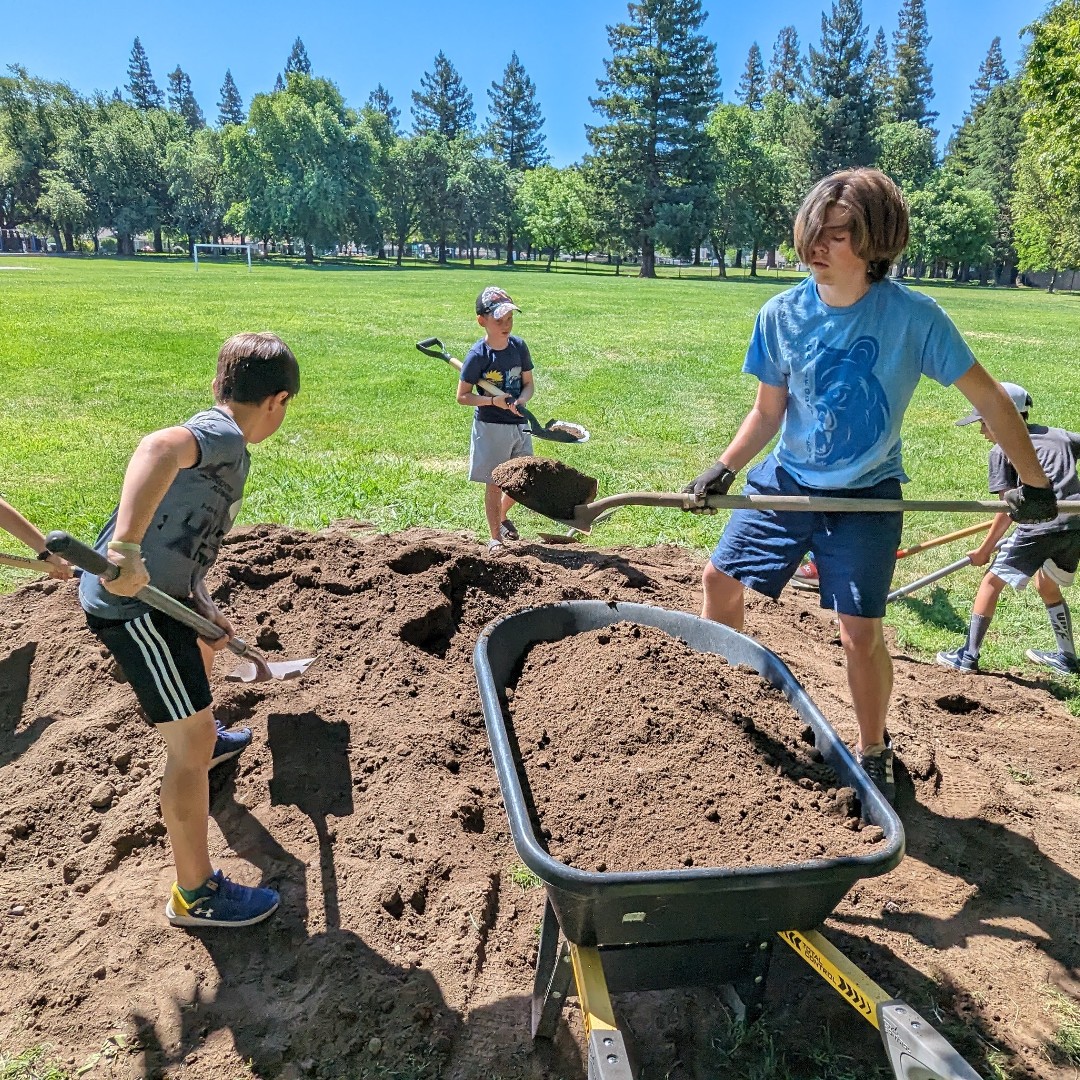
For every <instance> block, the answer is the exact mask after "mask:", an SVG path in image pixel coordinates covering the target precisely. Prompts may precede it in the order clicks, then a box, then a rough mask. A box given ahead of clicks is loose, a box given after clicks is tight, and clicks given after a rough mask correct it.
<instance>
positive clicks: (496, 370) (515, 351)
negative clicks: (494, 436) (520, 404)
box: [461, 334, 533, 424]
mask: <svg viewBox="0 0 1080 1080" xmlns="http://www.w3.org/2000/svg"><path fill="white" fill-rule="evenodd" d="M532 366H533V362H532V357H531V356H530V355H529V346H528V345H526V344H525V342H524V341H522V339H521V338H519V337H516V336H515V335H513V334H511V335H510V338H509V340H508V341H507V342H506V348H505V349H500V350H498V351H496V350H495V349H493V348H492V347H491V346H490V345H489V344H488V343H487V338H481V340H480V341H478V342H477V343H476V344H475V345H474V346H473V347H472V348H471V349H470V350H469V352H468V355H467V356H466V357H465V362H464V363H463V364H462V365H461V381H462V382H463V383H468V384H469V386H475V385H476V384H477V383H478V382H479V381H480V380H481V379H484V380H486V381H487V382H489V383H494V384H495V386H497V387H499V389H500V390H502V391H503V393H505V394H509V395H510V397H511V398H513V399H515V400H516V399H517V398H519V397H520V396H521V391H522V389H523V387H524V383H523V381H522V378H521V376H522V373H523V372H526V371H532ZM476 416H477V419H478V420H480V421H481V422H483V423H485V424H524V423H525V422H526V421H525V417H523V416H515V415H514V414H513V413H512V412H510V411H508V410H507V409H500V408H499V407H498V405H481V406H480V407H479V408H478V409H477V410H476Z"/></svg>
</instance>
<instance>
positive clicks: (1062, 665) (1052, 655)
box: [1024, 649, 1080, 675]
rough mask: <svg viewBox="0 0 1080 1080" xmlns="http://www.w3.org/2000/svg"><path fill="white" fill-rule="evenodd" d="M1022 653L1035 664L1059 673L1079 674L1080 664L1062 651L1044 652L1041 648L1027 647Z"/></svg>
mask: <svg viewBox="0 0 1080 1080" xmlns="http://www.w3.org/2000/svg"><path fill="white" fill-rule="evenodd" d="M1024 655H1025V656H1026V657H1027V658H1028V659H1029V660H1030V661H1032V663H1035V664H1042V666H1043V667H1048V668H1050V670H1051V671H1056V672H1057V673H1058V674H1059V675H1080V666H1077V663H1076V660H1074V659H1073V657H1071V656H1066V655H1065V654H1064V653H1063V652H1044V651H1043V650H1042V649H1028V651H1027V652H1026V653H1024Z"/></svg>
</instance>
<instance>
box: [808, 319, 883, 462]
mask: <svg viewBox="0 0 1080 1080" xmlns="http://www.w3.org/2000/svg"><path fill="white" fill-rule="evenodd" d="M877 359H878V343H877V341H876V340H875V339H874V338H871V337H861V338H858V339H857V340H856V341H854V342H853V343H852V344H851V346H850V347H848V348H844V349H835V348H832V347H831V346H829V345H826V344H825V343H824V342H819V343H818V352H817V355H816V356H815V357H814V362H813V367H812V373H813V374H812V379H813V386H812V388H811V393H810V400H809V402H808V404H809V405H810V407H811V408H812V409H813V411H814V414H815V417H816V419H817V425H816V428H815V430H814V431H813V433H812V434H811V436H810V438H809V440H808V442H809V445H808V447H807V449H808V451H809V454H810V458H811V460H812V461H813V462H814V463H815V464H817V465H833V466H840V465H848V464H850V463H851V462H853V461H856V460H857V459H858V458H859V457H861V456H862V455H863V454H865V453H867V452H868V451H869V450H870V449H871V448H872V447H873V446H874V444H875V443H876V442H877V441H878V440H879V439H880V438H881V436H882V434H884V432H885V431H887V430H888V428H889V402H888V399H887V398H886V396H885V390H884V388H883V387H882V385H881V383H880V382H879V381H878V379H877V376H876V375H874V373H873V367H874V364H875V363H876V362H877Z"/></svg>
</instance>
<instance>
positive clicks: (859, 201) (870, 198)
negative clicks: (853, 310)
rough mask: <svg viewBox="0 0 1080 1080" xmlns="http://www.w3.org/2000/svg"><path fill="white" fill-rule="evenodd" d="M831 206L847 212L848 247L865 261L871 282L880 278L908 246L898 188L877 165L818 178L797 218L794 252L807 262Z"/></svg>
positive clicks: (904, 206)
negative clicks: (849, 236) (849, 238)
mask: <svg viewBox="0 0 1080 1080" xmlns="http://www.w3.org/2000/svg"><path fill="white" fill-rule="evenodd" d="M834 206H839V207H840V208H841V209H843V210H846V211H847V221H846V223H845V224H846V225H847V227H848V228H849V229H850V230H851V249H852V251H854V252H855V254H856V255H858V257H859V258H860V259H865V260H866V261H867V262H868V263H869V267H868V270H867V274H868V276H869V278H870V280H871V281H881V280H882V279H883V278H884V277H885V275H886V274H887V273H888V272H889V267H890V266H891V265H892V262H893V260H894V259H895V258H896V257H897V255H899V254H900V252H901V251H903V250H904V248H906V247H907V242H908V208H907V203H906V202H904V196H903V195H902V194H901V192H900V189H899V188H898V187H897V186H896V184H895V183H894V182H893V181H892V180H891V179H890V178H889V177H888V176H886V175H885V174H884V173H883V172H879V171H878V170H877V169H844V170H843V171H841V172H835V173H833V174H832V175H831V176H826V177H825V179H824V180H819V181H818V182H817V183H816V184H815V185H814V187H813V188H811V190H810V193H809V194H808V195H807V196H806V198H805V199H803V204H802V206H800V207H799V213H798V214H797V215H796V217H795V250H796V251H797V252H798V253H799V258H800V259H801V260H802V261H803V262H804V263H806V264H807V265H809V263H810V252H811V250H812V249H813V247H814V245H815V244H817V242H818V237H819V236H821V233H822V230H823V229H824V228H825V218H826V216H827V214H828V213H829V210H830V209H831V208H832V207H834Z"/></svg>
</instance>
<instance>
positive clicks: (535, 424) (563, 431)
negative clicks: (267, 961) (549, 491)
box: [416, 337, 589, 443]
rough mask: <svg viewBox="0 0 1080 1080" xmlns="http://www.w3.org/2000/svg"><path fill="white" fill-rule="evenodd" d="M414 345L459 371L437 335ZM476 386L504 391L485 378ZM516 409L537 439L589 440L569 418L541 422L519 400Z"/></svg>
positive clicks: (497, 393)
mask: <svg viewBox="0 0 1080 1080" xmlns="http://www.w3.org/2000/svg"><path fill="white" fill-rule="evenodd" d="M416 347H417V348H418V349H419V350H420V351H421V352H422V353H423V354H424V355H425V356H434V357H436V358H437V359H439V360H445V361H446V362H447V363H448V364H449V365H450V366H451V367H452V368H454V369H455V370H456V371H457V372H458V374H460V373H461V361H460V360H455V359H454V357H452V356H451V355H450V354H449V353H448V352H447V351H446V350H445V349H444V348H443V344H442V342H441V341H440V340H439V339H438V338H437V337H429V338H424V340H423V341H418V342H417V343H416ZM476 385H477V386H479V387H480V389H481V390H484V391H486V392H487V393H489V394H492V395H493V396H495V397H502V396H503V394H504V391H502V390H500V389H499V388H498V387H497V386H496V385H495V384H494V383H490V382H488V381H487V380H486V379H480V380H479V381H478V382H477V383H476ZM517 410H518V412H519V413H521V415H522V416H524V417H525V419H526V420H527V421H528V422H529V434H530V435H535V436H536V437H537V438H538V439H549V440H550V441H551V442H561V443H583V442H588V441H589V433H588V431H586V430H585V428H583V427H582V426H581V425H580V424H571V423H570V421H569V420H549V421H548V422H547V423H546V424H541V423H540V421H539V420H537V419H536V417H535V416H533V414H532V413H531V412H529V410H528V409H526V408H525V406H524V405H522V404H521V403H520V402H518V406H517Z"/></svg>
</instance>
